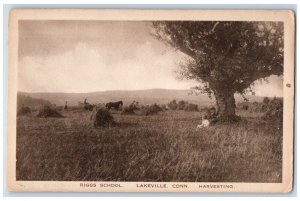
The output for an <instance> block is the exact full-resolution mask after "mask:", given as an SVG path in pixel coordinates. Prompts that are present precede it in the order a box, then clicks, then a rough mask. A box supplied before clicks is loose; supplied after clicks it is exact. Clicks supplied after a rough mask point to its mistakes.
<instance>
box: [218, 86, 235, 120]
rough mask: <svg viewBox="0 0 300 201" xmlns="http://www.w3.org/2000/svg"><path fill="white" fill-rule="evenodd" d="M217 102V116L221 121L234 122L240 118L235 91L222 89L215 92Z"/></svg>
mask: <svg viewBox="0 0 300 201" xmlns="http://www.w3.org/2000/svg"><path fill="white" fill-rule="evenodd" d="M215 98H216V104H217V114H218V116H217V118H218V120H220V121H224V122H232V121H238V120H239V119H240V118H239V117H238V116H237V115H236V114H235V107H236V106H235V99H234V92H232V91H222V92H216V93H215Z"/></svg>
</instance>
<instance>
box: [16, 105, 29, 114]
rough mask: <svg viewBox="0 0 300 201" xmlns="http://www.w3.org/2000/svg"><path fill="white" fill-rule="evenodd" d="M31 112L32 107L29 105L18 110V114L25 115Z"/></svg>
mask: <svg viewBox="0 0 300 201" xmlns="http://www.w3.org/2000/svg"><path fill="white" fill-rule="evenodd" d="M30 113H31V109H30V108H29V107H24V106H22V107H21V108H20V109H19V110H18V112H17V116H23V115H26V114H30Z"/></svg>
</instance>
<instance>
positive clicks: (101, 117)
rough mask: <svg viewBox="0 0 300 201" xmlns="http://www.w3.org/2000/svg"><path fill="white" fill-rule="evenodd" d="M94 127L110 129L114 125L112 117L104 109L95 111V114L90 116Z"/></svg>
mask: <svg viewBox="0 0 300 201" xmlns="http://www.w3.org/2000/svg"><path fill="white" fill-rule="evenodd" d="M92 121H93V123H94V127H95V128H97V127H110V126H113V125H115V122H114V117H113V116H112V114H111V113H110V112H109V110H108V109H106V108H100V109H97V111H96V114H95V115H93V116H92Z"/></svg>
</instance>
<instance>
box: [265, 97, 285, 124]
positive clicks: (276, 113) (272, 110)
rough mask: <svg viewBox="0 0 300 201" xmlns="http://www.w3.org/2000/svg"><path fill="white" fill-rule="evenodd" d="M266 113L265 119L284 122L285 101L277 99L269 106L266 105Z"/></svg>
mask: <svg viewBox="0 0 300 201" xmlns="http://www.w3.org/2000/svg"><path fill="white" fill-rule="evenodd" d="M265 108H266V112H265V113H264V115H263V119H273V120H275V119H277V120H280V121H282V120H283V100H282V99H276V98H274V99H273V100H271V101H269V102H268V104H266V105H265Z"/></svg>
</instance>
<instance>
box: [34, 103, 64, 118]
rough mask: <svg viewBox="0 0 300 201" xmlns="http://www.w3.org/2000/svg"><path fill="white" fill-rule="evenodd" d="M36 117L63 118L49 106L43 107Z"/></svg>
mask: <svg viewBox="0 0 300 201" xmlns="http://www.w3.org/2000/svg"><path fill="white" fill-rule="evenodd" d="M37 117H42V118H47V117H63V116H62V115H61V114H60V113H59V112H57V111H56V109H55V108H52V107H50V106H44V107H43V108H42V109H41V110H40V111H39V113H38V114H37Z"/></svg>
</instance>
